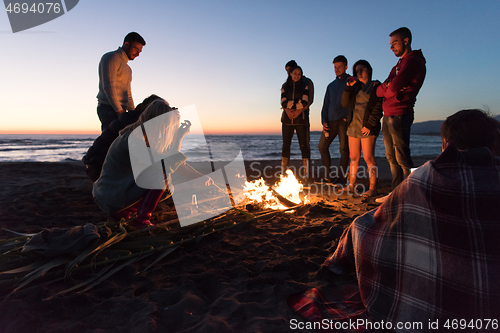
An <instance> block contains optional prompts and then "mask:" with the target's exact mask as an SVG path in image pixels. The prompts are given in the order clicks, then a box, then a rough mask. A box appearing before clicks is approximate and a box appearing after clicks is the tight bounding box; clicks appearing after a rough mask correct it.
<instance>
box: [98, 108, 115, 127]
mask: <svg viewBox="0 0 500 333" xmlns="http://www.w3.org/2000/svg"><path fill="white" fill-rule="evenodd" d="M97 115H98V116H99V120H100V121H101V132H102V131H104V130H105V129H106V128H108V126H109V124H111V122H112V121H113V120H115V119H116V118H118V113H116V111H115V109H113V107H112V106H111V105H108V104H103V103H99V104H98V105H97Z"/></svg>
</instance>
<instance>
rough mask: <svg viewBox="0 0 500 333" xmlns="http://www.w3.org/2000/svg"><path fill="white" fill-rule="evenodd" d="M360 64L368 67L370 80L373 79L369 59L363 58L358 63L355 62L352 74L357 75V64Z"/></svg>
mask: <svg viewBox="0 0 500 333" xmlns="http://www.w3.org/2000/svg"><path fill="white" fill-rule="evenodd" d="M358 65H363V66H365V67H366V68H368V73H369V76H370V81H371V80H372V74H373V69H372V66H371V65H370V63H369V62H368V61H366V60H363V59H361V60H358V61H356V63H355V64H354V66H352V75H353V76H357V75H356V66H358Z"/></svg>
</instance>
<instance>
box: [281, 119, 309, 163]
mask: <svg viewBox="0 0 500 333" xmlns="http://www.w3.org/2000/svg"><path fill="white" fill-rule="evenodd" d="M295 131H296V132H297V138H298V139H299V146H300V151H301V153H302V158H309V157H310V156H311V149H310V148H309V135H308V132H309V128H308V126H307V125H306V124H304V125H285V124H281V134H282V136H283V147H282V150H281V156H282V157H288V158H290V146H291V145H292V138H293V133H294V132H295Z"/></svg>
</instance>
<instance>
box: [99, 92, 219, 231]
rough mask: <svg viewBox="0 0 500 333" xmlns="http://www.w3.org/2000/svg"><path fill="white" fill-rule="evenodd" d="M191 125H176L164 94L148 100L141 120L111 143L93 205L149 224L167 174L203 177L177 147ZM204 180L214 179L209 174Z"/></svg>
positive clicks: (174, 112)
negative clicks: (178, 172)
mask: <svg viewBox="0 0 500 333" xmlns="http://www.w3.org/2000/svg"><path fill="white" fill-rule="evenodd" d="M190 126H191V124H190V123H189V122H188V121H186V122H184V123H182V124H180V114H179V112H178V111H177V109H175V108H171V107H170V105H169V104H168V103H167V102H166V101H165V100H163V99H161V98H159V99H155V100H154V101H153V102H151V103H150V104H149V105H148V106H147V107H146V109H145V110H144V112H142V113H141V115H140V116H139V119H138V120H137V121H136V122H135V123H133V124H130V125H128V126H127V127H125V128H124V129H123V130H121V131H120V135H119V136H118V138H116V139H115V140H114V141H113V143H112V144H111V146H110V147H109V150H108V153H107V155H106V159H105V160H104V164H103V166H102V172H101V174H100V177H99V178H98V179H97V180H96V181H95V183H94V186H93V191H92V193H93V195H94V199H95V201H96V203H97V205H98V206H99V207H100V208H101V209H102V210H103V211H104V212H106V213H108V214H109V215H110V217H112V218H114V219H117V220H120V219H122V218H125V219H129V218H130V217H131V214H132V213H133V212H137V216H136V217H135V219H134V220H132V221H131V223H130V225H131V226H132V227H133V228H143V227H146V226H151V225H152V224H151V222H150V219H151V216H152V213H153V211H154V210H155V208H156V206H157V204H158V202H159V201H160V198H161V197H162V195H163V193H164V192H165V190H166V188H167V186H168V190H169V191H170V193H171V192H172V185H171V184H170V185H169V181H170V174H171V173H173V172H175V171H176V170H179V171H180V172H181V173H182V174H183V175H185V176H188V177H191V178H196V177H200V176H203V175H202V174H200V173H198V172H197V171H196V170H195V169H193V168H191V167H189V166H188V165H186V163H185V161H186V159H187V158H186V156H185V155H184V154H182V153H181V152H180V150H181V145H182V140H183V138H184V136H185V135H186V134H187V133H188V132H189V128H190ZM204 177H206V178H207V180H206V182H205V185H210V184H212V183H213V181H212V179H211V178H210V177H208V176H204Z"/></svg>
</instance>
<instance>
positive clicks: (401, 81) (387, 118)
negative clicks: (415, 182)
mask: <svg viewBox="0 0 500 333" xmlns="http://www.w3.org/2000/svg"><path fill="white" fill-rule="evenodd" d="M389 36H390V37H391V50H392V51H393V52H394V54H395V55H396V57H399V61H398V63H397V64H396V66H394V67H393V68H392V70H391V73H390V74H389V77H388V78H387V79H386V80H385V82H384V83H383V84H381V85H379V87H378V88H377V96H379V97H383V98H384V100H383V102H382V109H383V110H384V120H383V123H382V133H383V135H384V145H385V154H386V157H387V161H388V162H389V164H390V166H391V174H392V188H393V189H394V188H396V186H398V185H399V184H400V183H401V182H402V181H403V179H405V178H406V177H408V176H409V175H410V172H411V171H410V169H411V168H412V167H413V161H412V159H411V156H410V129H411V125H412V124H413V119H414V115H413V106H414V105H415V101H416V99H417V94H418V92H419V90H420V87H422V84H423V83H424V78H425V73H426V68H425V58H424V56H423V54H422V51H421V50H415V51H412V49H411V32H410V29H408V28H406V27H403V28H399V29H397V30H395V31H393V32H392V33H391V34H390V35H389Z"/></svg>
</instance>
